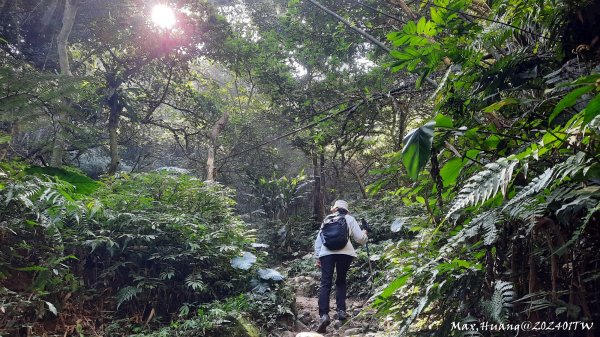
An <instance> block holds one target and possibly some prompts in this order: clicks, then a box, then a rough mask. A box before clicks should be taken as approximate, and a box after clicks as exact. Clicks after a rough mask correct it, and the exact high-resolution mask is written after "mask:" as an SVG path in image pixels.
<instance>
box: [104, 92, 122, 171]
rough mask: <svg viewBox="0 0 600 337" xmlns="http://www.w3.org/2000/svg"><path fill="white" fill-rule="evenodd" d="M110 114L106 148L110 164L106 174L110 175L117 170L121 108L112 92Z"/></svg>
mask: <svg viewBox="0 0 600 337" xmlns="http://www.w3.org/2000/svg"><path fill="white" fill-rule="evenodd" d="M108 105H109V108H110V113H109V115H108V139H109V142H108V146H109V149H110V164H108V168H107V170H106V171H107V172H106V173H108V174H110V175H112V174H115V173H116V172H117V169H118V168H119V164H120V161H119V134H118V133H117V131H118V129H119V118H120V117H121V109H122V106H121V104H120V103H119V95H118V93H117V92H114V93H113V94H112V96H111V97H110V99H109V100H108Z"/></svg>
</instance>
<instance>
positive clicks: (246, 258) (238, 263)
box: [231, 252, 256, 270]
mask: <svg viewBox="0 0 600 337" xmlns="http://www.w3.org/2000/svg"><path fill="white" fill-rule="evenodd" d="M254 263H256V256H255V255H254V254H252V253H249V252H245V253H244V255H242V256H238V257H234V258H233V259H231V266H232V267H233V268H236V269H242V270H248V269H250V267H252V265H253V264H254Z"/></svg>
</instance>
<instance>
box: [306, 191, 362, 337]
mask: <svg viewBox="0 0 600 337" xmlns="http://www.w3.org/2000/svg"><path fill="white" fill-rule="evenodd" d="M331 213H332V214H330V215H328V216H327V217H326V218H325V220H323V224H322V225H321V230H319V233H318V234H317V238H316V239H315V257H316V258H317V268H320V269H321V286H320V288H319V318H320V321H319V327H318V329H317V332H325V331H326V329H327V326H328V325H329V324H330V323H331V319H330V318H329V294H330V293H331V286H332V279H333V271H334V269H335V271H336V272H337V277H336V279H335V290H336V295H335V304H336V307H337V314H338V319H339V320H340V321H343V320H345V319H346V318H347V317H348V315H347V314H346V275H347V274H348V269H350V263H351V262H352V259H353V258H354V257H356V252H355V251H354V247H352V243H351V242H350V240H349V239H350V236H352V237H353V238H354V241H356V242H357V243H358V244H364V243H365V242H367V231H366V230H361V229H360V226H359V225H358V222H356V219H354V217H353V216H351V215H349V214H348V213H349V212H348V203H347V202H345V201H344V200H337V201H336V202H335V204H334V205H333V207H332V208H331Z"/></svg>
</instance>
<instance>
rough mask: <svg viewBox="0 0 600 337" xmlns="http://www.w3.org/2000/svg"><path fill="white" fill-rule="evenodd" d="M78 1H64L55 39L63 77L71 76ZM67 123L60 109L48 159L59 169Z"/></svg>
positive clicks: (66, 102) (65, 113)
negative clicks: (70, 37) (70, 39)
mask: <svg viewBox="0 0 600 337" xmlns="http://www.w3.org/2000/svg"><path fill="white" fill-rule="evenodd" d="M77 6H78V0H66V2H65V10H64V12H63V18H62V28H61V29H60V33H58V37H57V38H56V44H57V46H58V63H59V65H60V73H61V74H62V75H63V76H69V77H70V76H73V74H72V73H71V66H70V65H69V50H68V41H69V35H70V34H71V30H72V29H73V24H74V23H75V16H76V15H77ZM63 101H64V104H65V105H67V104H68V101H67V100H66V99H65V100H63ZM66 122H67V112H66V111H65V109H61V111H59V113H58V114H57V116H56V121H55V123H56V124H55V132H56V134H55V136H54V144H53V146H52V157H51V158H50V166H54V167H60V166H62V160H63V155H64V152H65V138H66V137H65V128H64V124H65V123H66Z"/></svg>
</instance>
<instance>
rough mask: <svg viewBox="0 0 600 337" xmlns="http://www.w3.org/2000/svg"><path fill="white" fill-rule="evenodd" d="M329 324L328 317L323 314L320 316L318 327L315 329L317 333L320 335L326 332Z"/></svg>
mask: <svg viewBox="0 0 600 337" xmlns="http://www.w3.org/2000/svg"><path fill="white" fill-rule="evenodd" d="M329 323H331V319H329V315H327V314H325V315H323V316H321V320H320V321H319V327H318V328H317V332H319V333H322V332H326V331H327V326H328V325H329Z"/></svg>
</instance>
